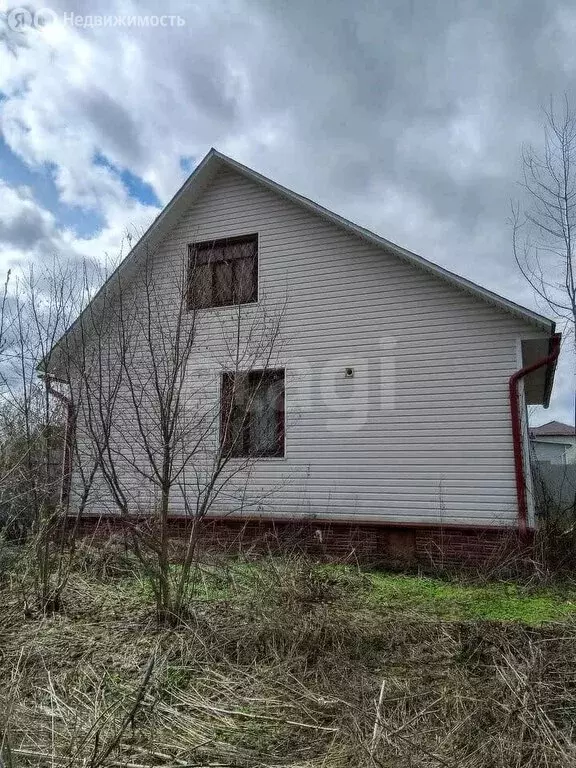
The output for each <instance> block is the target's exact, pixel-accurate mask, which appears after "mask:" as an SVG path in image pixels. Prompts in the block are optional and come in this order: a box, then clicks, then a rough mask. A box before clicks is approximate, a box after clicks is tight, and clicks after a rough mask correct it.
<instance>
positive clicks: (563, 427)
mask: <svg viewBox="0 0 576 768" xmlns="http://www.w3.org/2000/svg"><path fill="white" fill-rule="evenodd" d="M530 441H531V445H532V451H533V454H534V458H535V459H536V461H548V462H550V463H551V464H562V465H564V464H576V431H575V429H574V427H571V426H570V425H569V424H562V423H561V422H559V421H549V422H547V423H546V424H542V425H541V426H540V427H532V428H531V429H530Z"/></svg>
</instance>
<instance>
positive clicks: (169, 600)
mask: <svg viewBox="0 0 576 768" xmlns="http://www.w3.org/2000/svg"><path fill="white" fill-rule="evenodd" d="M242 261H243V262H244V261H245V262H246V263H248V264H249V263H250V260H249V259H242ZM208 262H209V255H208V256H207V255H206V254H204V256H203V261H202V262H201V263H199V264H196V263H195V262H194V261H190V260H189V259H188V258H187V257H185V258H184V259H177V260H176V263H175V265H173V266H171V265H170V264H167V263H160V260H159V259H157V258H156V257H155V256H154V254H149V253H146V254H143V255H141V256H140V258H139V260H138V261H137V263H135V264H134V265H133V266H132V268H131V270H130V271H129V272H127V273H123V271H122V270H120V271H119V272H118V273H117V274H116V275H115V276H114V277H113V279H112V280H111V281H110V283H109V285H108V288H107V291H106V292H105V293H104V294H103V295H101V296H100V297H99V298H98V300H97V301H96V302H94V303H93V304H92V305H90V307H89V308H88V310H87V311H86V312H84V314H83V316H82V317H81V318H80V322H79V323H78V325H77V329H76V332H75V333H72V334H69V335H68V338H67V341H66V344H67V350H66V352H65V359H66V360H67V361H68V372H67V374H66V376H65V378H67V379H68V381H69V382H70V385H69V386H70V390H71V391H75V392H76V396H75V401H76V403H75V409H76V412H77V413H76V453H75V457H76V458H77V459H78V458H80V457H81V456H82V455H86V453H88V454H89V455H90V454H91V455H92V456H93V455H94V452H95V455H96V456H97V461H98V478H96V482H94V480H92V482H91V484H90V492H89V494H88V497H89V498H88V499H86V498H85V499H84V504H86V501H87V503H88V506H89V507H90V508H91V509H94V510H98V511H102V509H104V508H105V507H106V506H108V508H111V509H112V510H113V511H115V512H116V513H117V514H119V516H120V518H121V520H122V522H123V524H124V526H125V528H126V529H127V530H128V531H129V533H130V537H131V541H132V544H133V547H134V551H135V552H136V554H137V556H138V558H139V559H140V560H141V562H142V563H143V564H144V565H145V567H146V571H147V573H148V574H149V577H150V583H151V586H152V589H153V592H154V595H155V599H156V604H157V609H158V613H159V615H162V616H178V615H180V614H181V612H182V610H183V606H184V601H185V598H186V596H187V594H188V590H189V586H190V582H191V580H192V581H193V577H194V573H195V568H194V565H195V554H196V551H197V540H198V529H199V523H200V521H202V520H203V519H204V518H205V517H206V515H207V514H208V513H209V512H210V510H212V509H213V507H214V504H215V503H216V501H217V500H218V499H219V498H220V497H221V496H222V495H223V494H225V495H226V497H227V501H228V511H235V510H238V509H245V508H246V506H247V505H248V504H250V503H256V502H255V501H254V499H252V501H248V500H247V493H246V487H247V483H248V478H249V475H250V469H251V466H252V464H253V463H254V459H255V456H254V455H253V454H250V455H245V452H243V451H242V450H239V448H241V445H240V444H241V442H242V440H243V436H244V434H245V432H246V425H247V423H248V420H249V418H251V419H252V421H253V422H254V418H255V417H254V411H255V410H256V409H257V410H258V411H259V413H258V418H259V419H260V421H261V423H263V421H262V420H263V419H265V418H266V414H265V413H264V411H267V412H268V416H269V417H270V414H273V413H276V412H277V410H278V408H280V407H282V406H283V400H282V403H281V397H280V394H279V388H278V387H276V388H275V385H274V376H273V374H272V371H273V369H274V366H275V361H276V359H277V354H278V347H279V330H280V322H281V318H282V314H283V307H279V308H277V309H275V310H271V309H269V308H267V306H266V302H259V303H258V304H252V305H249V304H246V305H245V304H244V303H242V301H241V299H242V298H243V297H242V296H239V299H240V300H238V301H235V303H234V304H233V305H232V306H229V307H227V309H226V310H225V311H224V312H222V313H218V312H216V313H213V312H212V311H211V310H206V309H204V307H205V305H206V302H204V301H203V300H202V296H201V295H200V292H201V289H202V285H203V284H204V281H205V280H206V277H207V275H208V274H209V273H208V272H207V271H206V269H205V268H206V265H207V263H208ZM210 275H211V273H210ZM210 279H211V280H212V276H211V277H210ZM219 279H220V278H219ZM222 279H223V280H224V283H225V285H224V287H223V288H222V290H226V291H230V289H231V283H230V279H231V276H229V279H228V281H227V282H226V276H225V275H224V277H223V278H222ZM236 279H237V281H238V283H239V288H238V291H241V290H242V283H243V276H242V275H241V274H240V273H238V274H237V275H236ZM210 290H211V292H212V293H211V295H212V301H214V300H215V292H217V291H218V290H220V288H219V284H218V285H216V283H215V282H214V283H212V282H211V285H210ZM215 303H216V304H217V305H218V304H219V303H221V302H218V301H215ZM59 365H60V369H61V368H62V365H61V363H60V364H59ZM254 371H256V372H257V373H256V374H254ZM249 372H252V373H251V374H250V373H249ZM269 374H270V375H269ZM254 375H255V376H256V378H254ZM248 376H252V379H251V385H250V386H249V387H247V386H246V382H247V377H248ZM220 390H222V392H221V391H220ZM221 395H223V396H221ZM282 439H283V436H282ZM76 477H77V469H76V468H75V470H74V472H73V490H74V486H75V479H76ZM99 480H102V481H103V484H101V483H99ZM80 485H81V487H83V488H84V489H86V488H87V485H86V483H85V482H84V483H81V484H80ZM232 488H234V490H233V491H232V490H231V489H232ZM232 498H233V501H232V503H230V501H231V499H232ZM72 503H74V498H73V501H72ZM175 513H178V514H180V515H184V516H185V517H186V519H187V521H188V523H189V533H188V538H187V541H186V546H185V551H184V554H183V558H182V562H181V567H180V568H179V569H177V570H176V571H175V570H174V569H172V568H171V564H170V561H171V553H170V533H171V531H170V522H171V517H172V515H174V514H175Z"/></svg>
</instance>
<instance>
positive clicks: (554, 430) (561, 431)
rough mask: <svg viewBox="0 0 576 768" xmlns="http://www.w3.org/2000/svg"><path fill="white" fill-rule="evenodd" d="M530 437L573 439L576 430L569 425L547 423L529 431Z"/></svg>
mask: <svg viewBox="0 0 576 768" xmlns="http://www.w3.org/2000/svg"><path fill="white" fill-rule="evenodd" d="M530 434H531V436H532V437H575V436H576V430H575V428H574V427H572V426H570V424H562V422H560V421H549V422H547V423H546V424H542V426H540V427H533V428H532V429H531V430H530Z"/></svg>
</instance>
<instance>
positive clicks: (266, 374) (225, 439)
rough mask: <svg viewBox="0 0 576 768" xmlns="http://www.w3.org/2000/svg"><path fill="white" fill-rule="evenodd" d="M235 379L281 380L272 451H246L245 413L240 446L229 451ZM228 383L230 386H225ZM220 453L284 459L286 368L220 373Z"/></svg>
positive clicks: (232, 455)
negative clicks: (231, 397) (277, 378)
mask: <svg viewBox="0 0 576 768" xmlns="http://www.w3.org/2000/svg"><path fill="white" fill-rule="evenodd" d="M236 376H247V377H248V379H250V377H261V378H264V379H265V378H273V377H281V381H282V392H281V395H280V397H281V403H280V408H276V411H275V413H276V429H277V441H276V442H277V446H276V448H275V449H274V450H273V451H266V452H262V451H261V452H254V453H251V452H250V445H249V441H250V437H249V430H250V418H249V413H250V411H249V409H248V410H247V414H248V418H247V422H246V423H245V424H243V425H242V431H243V439H242V445H241V446H240V447H235V448H234V449H232V446H231V444H230V441H231V436H230V431H229V430H230V426H231V418H232V406H233V402H232V401H230V396H231V394H232V393H233V391H234V379H235V377H236ZM227 382H231V384H229V383H227ZM220 450H222V451H223V452H224V454H225V455H227V456H228V457H229V458H232V459H285V458H286V369H285V368H268V369H260V368H255V369H251V370H249V371H223V372H222V373H221V374H220Z"/></svg>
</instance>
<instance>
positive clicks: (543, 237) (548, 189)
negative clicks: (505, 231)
mask: <svg viewBox="0 0 576 768" xmlns="http://www.w3.org/2000/svg"><path fill="white" fill-rule="evenodd" d="M544 118H545V119H544V141H543V148H542V149H541V150H536V149H534V148H533V147H531V146H529V147H525V148H524V149H523V153H522V166H523V179H522V182H521V186H522V188H523V191H524V203H523V205H520V204H519V203H516V204H515V205H513V207H512V224H513V251H514V257H515V259H516V263H517V265H518V267H519V269H520V271H521V273H522V275H523V276H524V278H525V279H526V280H527V282H528V283H529V285H530V286H531V287H532V289H533V290H534V292H535V293H536V295H537V296H538V297H539V299H541V300H542V301H543V302H544V303H545V304H546V306H547V308H548V309H549V310H550V311H551V312H552V314H553V315H554V316H555V317H558V318H560V319H561V320H562V321H563V322H564V326H565V331H566V333H565V335H564V338H565V339H566V338H568V339H570V341H571V349H572V363H573V364H574V361H575V360H576V355H575V352H576V261H575V259H576V112H575V111H574V109H573V108H572V106H571V104H570V102H569V99H568V97H567V96H565V98H564V101H563V104H562V107H561V108H560V109H557V108H555V105H554V103H553V102H552V101H551V103H550V106H549V108H548V109H546V110H545V111H544ZM573 396H574V421H575V422H576V389H575V391H574V393H573ZM575 430H576V427H575ZM575 436H576V431H575ZM572 506H573V508H576V504H574V505H572Z"/></svg>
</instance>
